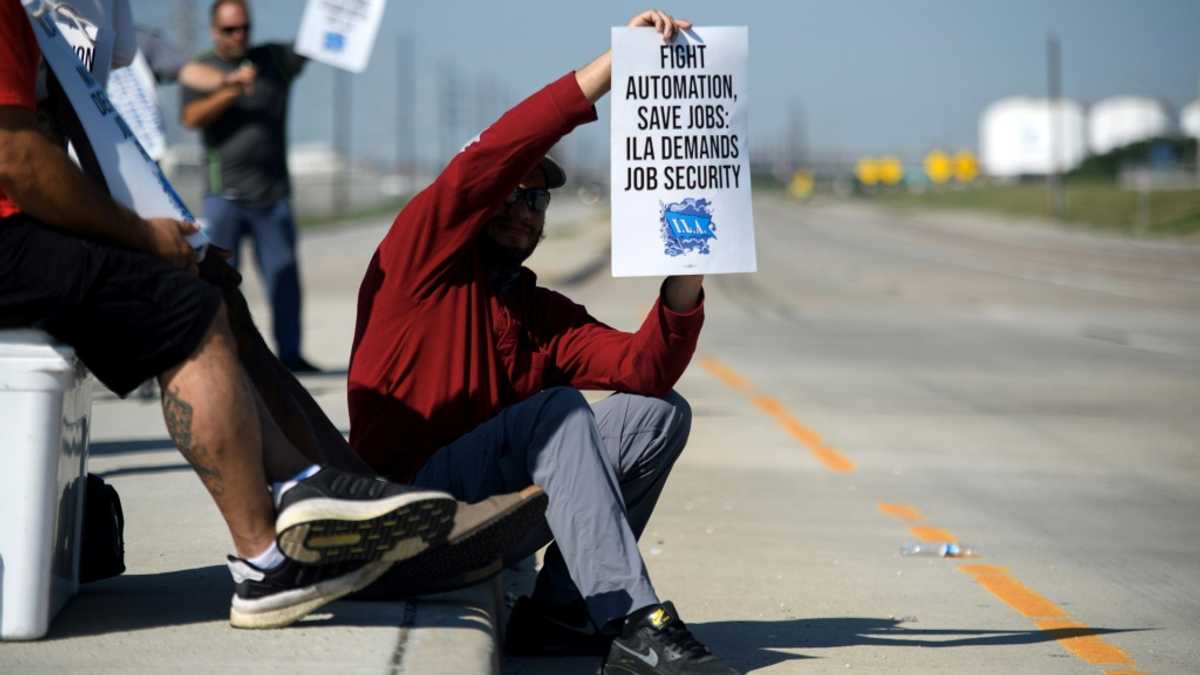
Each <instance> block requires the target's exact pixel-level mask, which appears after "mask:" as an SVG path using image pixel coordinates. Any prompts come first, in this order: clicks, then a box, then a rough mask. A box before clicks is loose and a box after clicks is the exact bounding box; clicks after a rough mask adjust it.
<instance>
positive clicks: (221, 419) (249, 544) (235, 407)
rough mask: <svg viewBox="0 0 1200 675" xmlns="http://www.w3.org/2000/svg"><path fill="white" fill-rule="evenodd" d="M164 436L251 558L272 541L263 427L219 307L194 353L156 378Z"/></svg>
mask: <svg viewBox="0 0 1200 675" xmlns="http://www.w3.org/2000/svg"><path fill="white" fill-rule="evenodd" d="M159 384H160V385H161V386H162V405H163V420H164V421H165V422H166V425H167V432H168V433H170V435H171V438H172V439H174V441H175V445H176V446H177V447H178V448H179V451H180V452H181V453H182V454H183V456H184V457H185V458H186V459H187V460H188V462H189V463H190V464H191V465H192V467H193V468H194V469H195V470H196V473H197V474H198V475H199V476H200V480H201V481H202V482H203V483H204V486H205V487H206V488H207V489H208V492H209V494H211V495H212V498H213V501H215V502H216V504H217V508H218V509H219V510H220V512H221V516H222V517H224V519H225V523H226V525H227V526H228V527H229V533H230V535H231V536H232V537H233V546H234V550H236V551H237V555H239V556H241V557H243V558H252V557H254V556H256V555H258V554H259V553H262V552H263V551H265V550H266V549H267V548H269V547H270V546H271V543H272V542H273V541H274V540H275V508H274V506H273V505H272V504H271V498H270V495H269V493H268V492H267V479H266V476H265V474H264V471H263V453H262V428H261V425H260V420H259V415H258V414H257V406H256V404H255V402H254V397H253V394H252V393H251V389H250V386H249V384H248V383H247V380H246V378H245V375H244V374H243V373H242V370H241V366H240V365H239V364H238V361H237V357H236V348H235V346H234V343H233V336H232V335H231V333H230V331H229V323H228V320H227V318H226V312H225V307H224V305H222V306H221V309H220V310H219V311H218V312H217V315H216V317H215V318H214V319H213V322H212V325H211V326H209V329H208V333H207V334H206V335H205V336H204V339H203V340H202V341H201V343H200V346H199V347H198V348H197V349H196V351H195V353H193V354H192V355H191V356H190V357H189V358H188V359H187V360H186V361H184V362H183V363H181V364H180V365H178V366H176V367H174V368H172V369H170V370H168V371H167V372H165V373H163V374H162V375H161V376H160V377H159Z"/></svg>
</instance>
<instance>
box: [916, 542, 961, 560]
mask: <svg viewBox="0 0 1200 675" xmlns="http://www.w3.org/2000/svg"><path fill="white" fill-rule="evenodd" d="M900 555H902V556H904V557H906V558H978V557H979V550H978V549H976V548H975V547H974V546H971V545H970V544H960V543H958V542H953V541H915V542H909V543H907V544H904V545H903V546H901V547H900Z"/></svg>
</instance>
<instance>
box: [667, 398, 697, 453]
mask: <svg viewBox="0 0 1200 675" xmlns="http://www.w3.org/2000/svg"><path fill="white" fill-rule="evenodd" d="M660 400H661V401H662V402H663V403H664V404H665V405H666V406H669V408H668V409H667V410H666V412H667V414H668V417H669V423H668V424H669V426H668V428H667V446H668V447H669V448H670V449H671V450H672V451H673V452H674V454H675V455H678V454H679V453H681V452H683V448H684V446H685V445H687V439H688V435H689V434H690V433H691V431H692V404H690V403H688V400H687V399H686V398H684V397H683V395H682V394H680V393H679V392H677V391H675V390H674V389H672V390H671V391H669V392H667V394H666V395H665V396H663V397H662V398H661V399H660Z"/></svg>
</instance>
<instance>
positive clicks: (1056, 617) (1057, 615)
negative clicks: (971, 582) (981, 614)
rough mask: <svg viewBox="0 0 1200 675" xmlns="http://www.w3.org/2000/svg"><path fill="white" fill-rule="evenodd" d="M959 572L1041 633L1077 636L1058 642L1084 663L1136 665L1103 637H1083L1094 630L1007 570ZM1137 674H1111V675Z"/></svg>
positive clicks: (971, 568)
mask: <svg viewBox="0 0 1200 675" xmlns="http://www.w3.org/2000/svg"><path fill="white" fill-rule="evenodd" d="M958 569H959V570H960V571H962V572H966V573H967V574H970V575H971V576H972V577H974V578H975V581H976V582H978V583H979V585H981V586H983V587H984V588H986V589H987V590H989V591H991V592H992V595H995V596H996V597H997V598H1000V599H1001V600H1003V601H1004V602H1005V604H1007V605H1008V606H1010V607H1012V608H1013V609H1015V610H1017V611H1018V612H1020V613H1021V614H1023V615H1024V616H1026V617H1028V618H1030V619H1032V620H1033V624H1034V625H1035V626H1037V627H1038V629H1040V630H1045V631H1064V632H1070V633H1076V634H1075V635H1065V636H1063V637H1058V638H1055V639H1056V640H1057V641H1058V643H1059V644H1060V645H1062V646H1063V648H1064V649H1066V650H1067V651H1069V652H1071V653H1072V654H1074V655H1075V656H1076V657H1078V658H1079V659H1080V660H1082V661H1085V662H1087V663H1091V664H1103V663H1119V664H1124V665H1129V666H1133V665H1135V664H1134V662H1133V659H1131V658H1129V655H1128V654H1126V653H1125V651H1124V650H1122V649H1121V648H1119V647H1116V646H1114V645H1112V644H1109V643H1108V642H1106V641H1105V640H1104V639H1103V638H1101V637H1100V636H1099V635H1083V634H1081V633H1086V632H1087V631H1089V630H1091V629H1090V628H1089V627H1088V626H1087V624H1084V623H1080V622H1079V621H1076V620H1075V619H1073V618H1071V616H1070V615H1069V614H1067V612H1066V610H1064V609H1063V608H1062V607H1059V606H1058V605H1056V604H1054V603H1053V602H1052V601H1050V600H1049V599H1047V598H1045V597H1044V596H1042V595H1039V594H1038V593H1037V592H1036V591H1034V590H1033V589H1031V588H1029V587H1028V586H1026V585H1025V584H1022V583H1021V582H1020V581H1017V580H1016V579H1015V578H1013V577H1012V575H1010V574H1009V573H1008V570H1006V569H1005V568H1003V567H997V566H995V565H977V564H970V565H959V567H958ZM1126 672H1128V673H1132V672H1136V671H1119V670H1118V671H1109V675H1116V674H1117V673H1126Z"/></svg>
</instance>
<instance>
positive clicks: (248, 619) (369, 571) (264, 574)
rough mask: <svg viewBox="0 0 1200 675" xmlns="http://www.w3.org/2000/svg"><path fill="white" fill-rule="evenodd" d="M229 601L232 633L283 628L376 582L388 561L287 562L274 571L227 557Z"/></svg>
mask: <svg viewBox="0 0 1200 675" xmlns="http://www.w3.org/2000/svg"><path fill="white" fill-rule="evenodd" d="M228 565H229V571H230V572H231V573H232V574H233V581H234V590H233V602H232V603H231V604H230V607H229V623H230V624H231V625H232V626H233V627H234V628H283V627H284V626H287V625H290V624H292V623H295V622H296V621H299V620H300V619H302V618H304V616H305V615H307V614H309V613H311V612H312V611H314V610H316V609H317V608H318V607H321V606H322V605H326V604H328V603H330V602H333V601H334V600H337V599H338V598H340V597H342V596H343V595H346V594H347V593H353V592H354V591H357V590H358V589H360V588H363V587H364V586H366V585H368V584H370V583H371V582H372V581H374V580H376V579H378V578H379V577H380V576H381V575H382V574H383V573H384V572H386V571H387V570H388V568H389V567H391V566H392V564H391V563H390V562H386V561H382V560H377V561H374V562H361V561H353V562H345V563H340V564H335V565H319V566H318V565H304V564H301V563H298V562H295V561H293V560H285V561H284V562H283V564H281V565H279V566H278V567H276V568H275V569H271V570H261V569H259V568H257V567H255V566H254V565H252V564H250V562H248V561H246V560H243V559H241V558H235V557H233V556H229V561H228Z"/></svg>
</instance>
